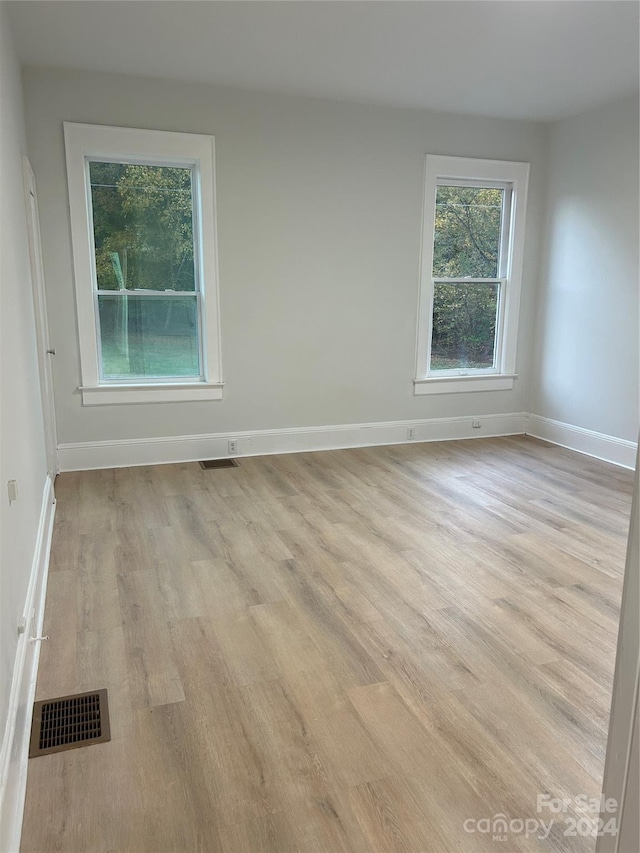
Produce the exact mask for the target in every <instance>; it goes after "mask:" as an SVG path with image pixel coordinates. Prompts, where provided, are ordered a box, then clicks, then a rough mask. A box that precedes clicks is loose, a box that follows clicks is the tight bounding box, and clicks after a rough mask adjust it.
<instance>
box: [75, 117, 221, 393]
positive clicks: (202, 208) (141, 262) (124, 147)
mask: <svg viewBox="0 0 640 853" xmlns="http://www.w3.org/2000/svg"><path fill="white" fill-rule="evenodd" d="M65 146H66V154H67V174H68V180H69V204H70V211H71V230H72V242H73V257H74V270H75V283H76V303H77V308H78V334H79V345H80V362H81V371H82V384H81V387H80V390H81V392H82V401H83V404H84V405H97V404H104V403H129V402H131V403H140V402H164V401H167V402H169V401H187V400H216V399H220V398H221V396H222V384H223V383H222V375H221V364H220V329H219V311H218V292H217V259H216V227H215V192H214V141H213V137H210V136H201V135H198V134H189V133H165V132H161V131H147V130H136V129H131V128H116V127H102V126H98V125H78V124H69V123H66V124H65Z"/></svg>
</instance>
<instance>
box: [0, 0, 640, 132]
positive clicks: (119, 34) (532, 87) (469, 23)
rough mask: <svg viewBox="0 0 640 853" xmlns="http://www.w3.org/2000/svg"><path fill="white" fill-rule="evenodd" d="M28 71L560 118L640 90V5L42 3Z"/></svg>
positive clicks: (29, 19) (36, 2)
mask: <svg viewBox="0 0 640 853" xmlns="http://www.w3.org/2000/svg"><path fill="white" fill-rule="evenodd" d="M9 5H10V6H11V7H12V9H11V14H12V18H13V24H14V29H15V35H16V41H17V44H18V51H19V55H20V58H21V60H22V62H23V63H25V64H28V65H39V66H50V67H61V68H79V69H87V70H89V69H93V70H97V71H108V72H109V71H110V72H119V73H126V74H135V75H143V76H148V77H163V78H171V79H178V80H188V81H202V82H208V83H216V84H220V85H228V86H238V87H242V88H248V89H259V90H267V91H275V92H285V93H291V94H301V95H311V96H318V97H326V98H333V99H339V100H349V101H361V102H365V103H381V104H391V105H399V106H400V105H401V106H410V107H418V108H426V109H432V110H446V111H449V112H461V113H475V114H481V115H490V116H505V117H513V118H532V119H554V118H559V117H562V116H566V115H569V114H573V113H577V112H580V111H582V110H584V109H588V108H589V107H592V106H596V105H598V104H600V103H603V102H604V101H606V100H608V99H611V98H615V97H618V96H622V95H625V94H629V93H632V92H634V91H636V90H637V88H638V66H639V57H638V42H639V37H638V32H639V3H638V2H633V1H632V0H604V1H603V2H600V0H562V2H557V0H502V2H500V0H498V2H495V0H445V1H444V2H443V1H442V0H426V1H425V2H403V0H379V1H378V2H367V1H366V0H361V2H333V0H297V2H275V1H274V0H258V2H252V0H246V1H245V2H209V1H208V0H200V2H189V0H165V2H157V0H143V2H131V0H111V2H103V0H74V1H73V2H61V1H60V0H44V2H41V0H33V2H24V0H22V1H21V2H17V3H10V4H9Z"/></svg>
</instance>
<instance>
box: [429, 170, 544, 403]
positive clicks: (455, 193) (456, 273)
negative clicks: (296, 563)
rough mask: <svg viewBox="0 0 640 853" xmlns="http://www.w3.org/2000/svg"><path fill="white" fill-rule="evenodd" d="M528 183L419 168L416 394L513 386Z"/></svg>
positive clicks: (495, 174)
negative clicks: (422, 180) (423, 174)
mask: <svg viewBox="0 0 640 853" xmlns="http://www.w3.org/2000/svg"><path fill="white" fill-rule="evenodd" d="M527 180H528V164H526V163H510V162H502V161H492V160H469V159H466V158H457V157H440V156H429V157H428V158H427V178H426V188H425V212H424V232H423V258H422V278H421V295H420V306H419V318H418V349H417V368H416V379H415V381H414V385H415V386H416V393H419V394H425V393H444V392H448V391H459V390H490V389H491V388H496V389H498V390H500V389H505V388H510V387H512V386H513V378H514V377H513V375H514V369H515V350H516V339H517V317H518V307H519V293H520V276H521V268H522V255H523V237H524V212H525V204H526V189H527ZM482 377H485V379H484V380H482ZM467 380H468V381H467ZM471 380H477V381H475V382H472V381H471Z"/></svg>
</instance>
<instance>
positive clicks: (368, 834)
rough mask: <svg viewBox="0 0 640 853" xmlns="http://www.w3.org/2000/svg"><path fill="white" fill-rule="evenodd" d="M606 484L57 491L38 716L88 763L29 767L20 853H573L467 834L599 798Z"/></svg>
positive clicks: (334, 461)
mask: <svg viewBox="0 0 640 853" xmlns="http://www.w3.org/2000/svg"><path fill="white" fill-rule="evenodd" d="M631 483H632V477H631V474H630V473H629V472H627V471H623V470H621V469H617V468H614V467H613V466H609V465H606V464H604V463H600V462H598V461H596V460H593V459H590V458H588V457H584V456H578V455H577V454H573V453H571V452H570V451H566V450H563V449H561V448H558V447H552V446H550V445H546V444H544V443H542V442H538V441H535V440H532V439H527V438H524V437H517V438H504V439H484V440H477V441H464V442H449V443H438V444H414V445H403V446H397V447H385V448H371V449H364V450H344V451H335V452H324V453H305V454H299V455H289V456H271V457H264V458H253V459H250V458H249V459H242V460H240V463H239V467H238V468H237V469H229V470H217V471H216V470H214V471H203V470H202V469H201V468H200V467H199V465H197V464H183V465H168V466H156V467H148V468H129V469H120V470H111V471H96V472H85V473H78V474H64V475H62V476H61V477H59V478H58V480H57V482H56V492H57V496H58V509H57V517H56V525H55V531H54V543H53V551H52V557H51V568H50V576H49V586H48V592H47V609H46V618H45V632H46V633H48V634H49V636H50V640H49V641H48V642H45V643H43V647H42V657H41V663H40V674H39V679H38V688H37V698H38V699H46V698H53V697H55V696H59V695H62V694H67V693H72V692H75V691H85V690H91V689H96V688H101V687H107V688H108V690H109V700H110V706H111V731H112V738H113V739H112V741H111V742H110V743H106V744H100V745H95V746H90V747H86V748H83V749H77V750H72V751H70V752H66V753H60V754H56V755H50V756H46V757H42V758H37V759H33V760H31V761H30V764H29V777H28V785H27V802H26V812H25V819H24V831H23V841H22V850H23V851H24V853H45V851H75V852H76V853H97V851H137V853H156V852H157V853H159V851H176V853H177V851H180V852H182V851H207V852H208V851H211V853H217V851H222V853H245V852H246V853H266V851H269V853H289V851H300V853H339V852H340V851H344V853H347V851H349V853H351V852H352V851H353V853H396V851H398V853H409V851H412V852H413V853H418V851H421V853H447V851H452V853H453V851H473V852H474V853H475V851H484V850H493V851H495V850H502V851H505V850H514V851H523V850H526V851H537V850H545V851H546V850H549V851H564V850H567V851H592V850H593V849H594V846H595V845H594V841H593V839H591V838H580V837H570V836H565V834H564V831H565V829H566V828H567V825H566V824H564V823H563V821H562V820H558V819H557V820H556V823H555V824H554V826H553V828H552V830H551V832H550V835H549V836H548V838H547V839H546V840H544V841H541V840H538V839H537V838H535V837H529V838H525V837H524V836H523V835H522V834H518V833H517V832H514V833H511V834H510V836H509V838H508V839H507V840H506V841H503V842H500V843H498V842H494V841H493V840H492V836H491V835H490V834H489V835H487V834H484V833H480V832H475V833H473V834H472V833H468V832H466V831H465V829H464V822H465V820H467V819H471V820H477V819H481V818H491V817H493V816H494V815H496V814H497V813H503V814H505V815H507V817H508V818H511V819H516V818H521V819H522V820H525V819H527V818H528V819H536V818H543V819H544V820H545V822H548V818H549V817H553V815H550V814H548V813H543V814H538V813H537V812H536V797H537V795H538V794H539V793H541V794H544V793H549V794H551V795H552V796H554V797H560V798H563V797H566V798H575V797H576V796H578V795H588V796H597V795H598V794H599V792H600V783H601V775H602V769H603V762H604V751H605V742H606V731H607V722H608V713H609V702H610V693H611V683H612V675H613V665H614V655H615V645H616V634H617V617H618V607H619V599H620V593H621V581H622V571H623V566H624V554H625V546H626V531H627V525H628V517H629V511H630V494H631ZM469 826H470V825H469V824H467V827H469ZM516 828H517V825H516Z"/></svg>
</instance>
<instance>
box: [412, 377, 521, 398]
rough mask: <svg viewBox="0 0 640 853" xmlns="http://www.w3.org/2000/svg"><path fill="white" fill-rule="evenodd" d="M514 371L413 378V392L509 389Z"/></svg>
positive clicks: (444, 392)
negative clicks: (508, 372)
mask: <svg viewBox="0 0 640 853" xmlns="http://www.w3.org/2000/svg"><path fill="white" fill-rule="evenodd" d="M517 378H518V375H517V374H516V373H510V374H506V373H494V374H484V375H481V376H443V377H442V378H440V377H437V378H435V377H434V378H431V379H414V380H413V393H414V394H415V395H416V396H420V395H422V394H454V393H458V392H470V391H509V390H510V389H511V388H513V381H514V379H517Z"/></svg>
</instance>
